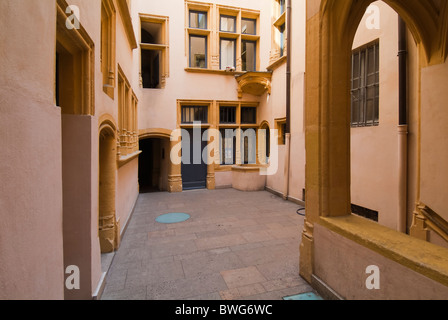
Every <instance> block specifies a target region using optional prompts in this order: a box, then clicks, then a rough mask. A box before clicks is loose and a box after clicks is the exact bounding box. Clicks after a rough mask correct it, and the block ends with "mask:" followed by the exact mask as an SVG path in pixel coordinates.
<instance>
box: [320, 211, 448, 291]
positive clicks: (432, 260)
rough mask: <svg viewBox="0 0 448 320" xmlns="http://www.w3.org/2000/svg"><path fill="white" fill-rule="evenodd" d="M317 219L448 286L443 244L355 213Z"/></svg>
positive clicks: (331, 228)
mask: <svg viewBox="0 0 448 320" xmlns="http://www.w3.org/2000/svg"><path fill="white" fill-rule="evenodd" d="M318 223H319V224H320V225H322V226H323V227H326V228H328V229H329V230H331V231H333V232H336V233H338V234H340V235H342V236H343V237H345V238H347V239H349V240H352V241H354V242H356V243H358V244H360V245H362V246H364V247H366V248H369V249H371V250H373V251H375V252H377V253H379V254H381V255H382V256H384V257H386V258H388V259H390V260H392V261H395V262H397V263H399V264H401V265H403V266H405V267H407V268H409V269H411V270H414V271H415V272H418V273H420V274H422V275H424V276H426V277H428V278H430V279H432V280H434V281H437V282H439V283H441V284H443V285H445V286H448V250H447V249H445V248H443V247H439V246H436V245H434V244H432V243H429V242H425V241H422V240H419V239H416V238H413V237H411V236H409V235H406V234H403V233H400V232H398V231H395V230H392V229H389V228H386V227H384V226H381V225H379V224H377V223H375V222H372V221H370V220H367V219H364V218H361V217H358V216H355V215H350V216H344V217H335V218H327V217H321V218H320V220H319V222H318Z"/></svg>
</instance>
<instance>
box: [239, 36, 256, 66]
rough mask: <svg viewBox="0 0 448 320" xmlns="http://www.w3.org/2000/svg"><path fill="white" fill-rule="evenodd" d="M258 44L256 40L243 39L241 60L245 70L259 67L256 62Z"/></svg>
mask: <svg viewBox="0 0 448 320" xmlns="http://www.w3.org/2000/svg"><path fill="white" fill-rule="evenodd" d="M256 53H257V44H256V42H254V41H246V40H244V41H242V43H241V60H242V64H243V66H242V68H243V71H255V70H256V69H257V67H256V64H257V60H256Z"/></svg>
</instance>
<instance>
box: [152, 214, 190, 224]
mask: <svg viewBox="0 0 448 320" xmlns="http://www.w3.org/2000/svg"><path fill="white" fill-rule="evenodd" d="M190 218H191V216H190V215H189V214H186V213H167V214H163V215H161V216H159V217H157V219H156V221H157V222H158V223H165V224H171V223H179V222H184V221H187V220H188V219H190Z"/></svg>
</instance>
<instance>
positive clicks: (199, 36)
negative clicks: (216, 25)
mask: <svg viewBox="0 0 448 320" xmlns="http://www.w3.org/2000/svg"><path fill="white" fill-rule="evenodd" d="M193 37H194V38H203V39H205V46H204V50H205V52H204V55H205V66H204V67H198V66H192V64H191V62H192V56H191V38H193ZM188 43H189V45H188V48H189V67H190V68H197V69H208V36H203V35H198V34H190V35H189V39H188Z"/></svg>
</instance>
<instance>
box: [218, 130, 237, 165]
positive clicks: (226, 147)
mask: <svg viewBox="0 0 448 320" xmlns="http://www.w3.org/2000/svg"><path fill="white" fill-rule="evenodd" d="M219 133H220V150H221V151H220V157H221V159H220V163H221V165H234V164H235V163H236V134H235V129H220V130H219Z"/></svg>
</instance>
